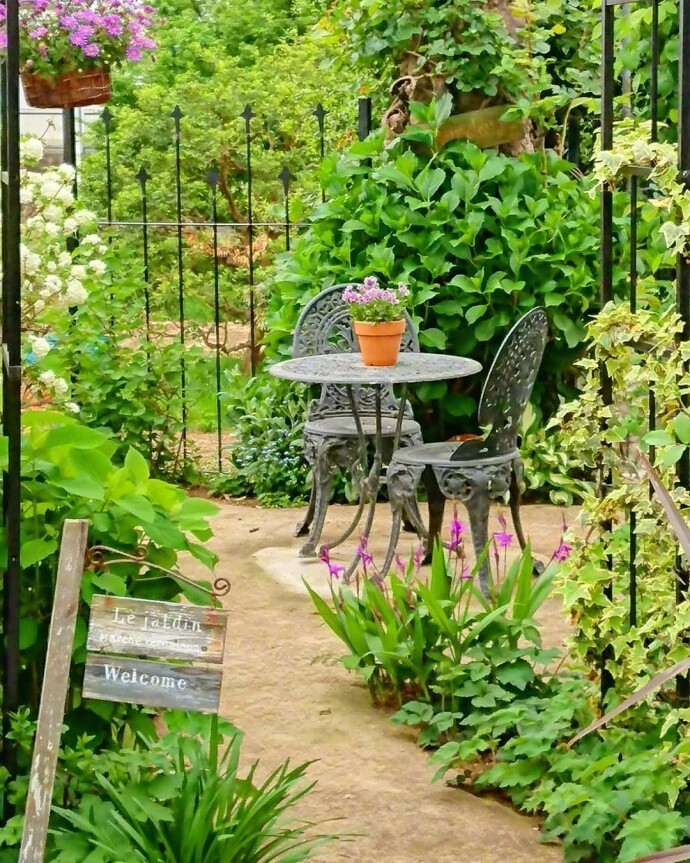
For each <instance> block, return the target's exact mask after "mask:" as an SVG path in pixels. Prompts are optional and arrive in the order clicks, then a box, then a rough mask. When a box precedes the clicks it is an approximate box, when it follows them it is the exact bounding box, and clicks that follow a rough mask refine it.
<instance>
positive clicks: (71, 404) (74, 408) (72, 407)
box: [65, 402, 81, 414]
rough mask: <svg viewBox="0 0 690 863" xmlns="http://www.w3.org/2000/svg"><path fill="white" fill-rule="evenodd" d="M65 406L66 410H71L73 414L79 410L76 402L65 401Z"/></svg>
mask: <svg viewBox="0 0 690 863" xmlns="http://www.w3.org/2000/svg"><path fill="white" fill-rule="evenodd" d="M65 407H66V408H67V410H68V411H72V413H73V414H78V413H79V411H80V410H81V408H80V407H79V405H78V404H77V403H76V402H65Z"/></svg>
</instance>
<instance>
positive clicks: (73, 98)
mask: <svg viewBox="0 0 690 863" xmlns="http://www.w3.org/2000/svg"><path fill="white" fill-rule="evenodd" d="M22 84H23V85H24V93H25V95H26V101H27V102H28V103H29V105H31V107H32V108H83V107H84V106H85V105H104V104H105V103H106V102H107V101H109V99H110V72H109V71H107V70H102V69H99V70H94V71H89V72H70V73H68V74H67V75H59V76H58V77H57V78H40V77H39V76H38V75H33V74H32V73H31V72H22Z"/></svg>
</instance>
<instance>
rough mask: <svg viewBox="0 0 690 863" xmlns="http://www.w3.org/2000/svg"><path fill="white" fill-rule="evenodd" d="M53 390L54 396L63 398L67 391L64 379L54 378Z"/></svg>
mask: <svg viewBox="0 0 690 863" xmlns="http://www.w3.org/2000/svg"><path fill="white" fill-rule="evenodd" d="M53 390H54V391H55V395H57V396H64V395H65V393H66V392H68V391H69V384H68V383H67V381H66V380H65V379H64V378H55V381H54V383H53Z"/></svg>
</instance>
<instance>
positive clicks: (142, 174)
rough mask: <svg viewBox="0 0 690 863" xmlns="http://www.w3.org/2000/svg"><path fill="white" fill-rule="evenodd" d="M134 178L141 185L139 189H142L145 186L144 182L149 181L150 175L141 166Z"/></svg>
mask: <svg viewBox="0 0 690 863" xmlns="http://www.w3.org/2000/svg"><path fill="white" fill-rule="evenodd" d="M136 178H137V180H139V182H140V183H141V188H142V189H143V188H144V186H146V181H147V180H150V179H151V175H150V174H149V172H148V171H147V170H146V168H145V167H144V166H143V165H142V166H141V168H139V172H138V173H137V175H136Z"/></svg>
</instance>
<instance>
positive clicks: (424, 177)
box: [415, 166, 446, 201]
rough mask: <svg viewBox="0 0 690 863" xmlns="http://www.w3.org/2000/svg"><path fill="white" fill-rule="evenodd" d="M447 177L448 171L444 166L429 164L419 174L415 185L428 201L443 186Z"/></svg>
mask: <svg viewBox="0 0 690 863" xmlns="http://www.w3.org/2000/svg"><path fill="white" fill-rule="evenodd" d="M445 179H446V172H445V171H444V170H443V168H430V167H429V166H427V167H426V168H424V170H423V171H421V172H420V174H419V175H418V176H417V179H416V180H415V186H416V187H417V189H418V191H419V193H420V194H421V195H423V196H424V198H425V199H426V200H427V201H430V200H431V199H432V198H433V196H434V195H435V194H436V192H437V191H438V190H439V189H440V188H441V186H442V185H443V182H444V180H445Z"/></svg>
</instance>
